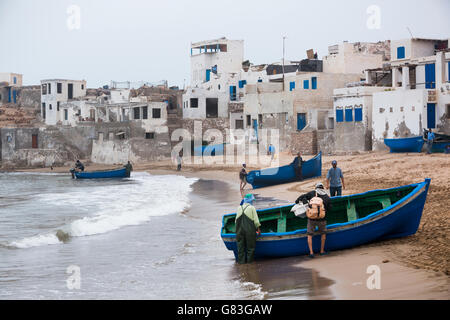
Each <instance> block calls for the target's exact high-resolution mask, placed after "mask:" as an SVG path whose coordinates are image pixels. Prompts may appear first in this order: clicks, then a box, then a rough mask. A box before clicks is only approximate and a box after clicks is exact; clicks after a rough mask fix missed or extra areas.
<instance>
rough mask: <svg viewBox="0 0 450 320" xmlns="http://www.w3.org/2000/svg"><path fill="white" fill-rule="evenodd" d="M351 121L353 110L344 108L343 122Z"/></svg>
mask: <svg viewBox="0 0 450 320" xmlns="http://www.w3.org/2000/svg"><path fill="white" fill-rule="evenodd" d="M352 121H353V108H352V107H346V108H345V122H352Z"/></svg>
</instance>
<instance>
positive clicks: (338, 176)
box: [327, 160, 345, 197]
mask: <svg viewBox="0 0 450 320" xmlns="http://www.w3.org/2000/svg"><path fill="white" fill-rule="evenodd" d="M331 165H332V168H330V170H328V173H327V189H328V188H329V189H330V196H331V197H334V196H341V195H342V189H345V182H344V175H343V174H342V170H341V168H338V166H337V161H336V160H333V161H332V162H331Z"/></svg>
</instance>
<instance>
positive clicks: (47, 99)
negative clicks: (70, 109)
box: [41, 79, 86, 125]
mask: <svg viewBox="0 0 450 320" xmlns="http://www.w3.org/2000/svg"><path fill="white" fill-rule="evenodd" d="M85 95H86V81H85V80H65V79H48V80H41V104H42V106H41V116H42V119H44V120H45V124H47V125H56V124H58V123H62V121H63V120H64V119H65V114H64V113H63V111H62V110H61V108H60V104H61V103H62V102H68V101H70V100H73V99H75V98H80V97H83V96H85Z"/></svg>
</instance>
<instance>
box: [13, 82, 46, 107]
mask: <svg viewBox="0 0 450 320" xmlns="http://www.w3.org/2000/svg"><path fill="white" fill-rule="evenodd" d="M17 104H18V105H19V106H20V107H22V108H31V109H35V110H41V87H40V86H27V87H20V88H18V89H17Z"/></svg>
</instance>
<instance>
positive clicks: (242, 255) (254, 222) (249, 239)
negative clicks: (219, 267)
mask: <svg viewBox="0 0 450 320" xmlns="http://www.w3.org/2000/svg"><path fill="white" fill-rule="evenodd" d="M253 200H255V198H254V197H253V195H252V194H251V193H249V194H247V195H245V197H244V200H243V204H242V205H241V206H239V208H238V210H237V214H236V242H237V248H238V263H239V264H243V263H250V262H253V260H254V258H255V247H256V234H258V235H260V234H261V231H260V229H259V227H260V226H261V224H260V223H259V219H258V214H257V213H256V209H255V207H254V206H252V203H253Z"/></svg>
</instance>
